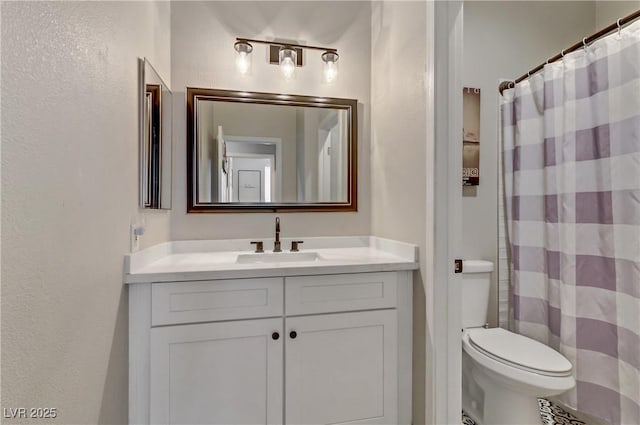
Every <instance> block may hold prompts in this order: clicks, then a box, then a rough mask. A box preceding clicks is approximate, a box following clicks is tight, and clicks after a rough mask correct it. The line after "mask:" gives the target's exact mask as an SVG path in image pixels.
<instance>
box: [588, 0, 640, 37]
mask: <svg viewBox="0 0 640 425" xmlns="http://www.w3.org/2000/svg"><path fill="white" fill-rule="evenodd" d="M636 10H640V0H626V1H597V2H596V27H595V29H594V30H595V31H597V30H601V29H602V28H605V27H607V26H609V25H610V24H612V23H614V22H616V20H617V19H618V18H622V17H624V16H626V15H629V14H631V13H633V12H635V11H636Z"/></svg>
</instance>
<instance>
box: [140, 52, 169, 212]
mask: <svg viewBox="0 0 640 425" xmlns="http://www.w3.org/2000/svg"><path fill="white" fill-rule="evenodd" d="M140 69H141V71H140V73H141V75H140V77H141V78H140V206H141V208H154V209H169V208H171V155H172V154H171V120H172V116H171V110H172V109H171V91H170V90H169V88H168V86H167V85H166V84H165V83H164V81H163V80H162V78H161V77H160V75H158V73H157V71H156V70H155V69H154V68H153V66H152V65H151V63H149V61H148V60H147V59H144V60H141V63H140Z"/></svg>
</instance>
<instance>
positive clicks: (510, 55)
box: [462, 1, 595, 325]
mask: <svg viewBox="0 0 640 425" xmlns="http://www.w3.org/2000/svg"><path fill="white" fill-rule="evenodd" d="M594 8H595V4H594V2H579V1H546V2H545V1H495V2H490V1H467V2H465V4H464V70H463V73H462V78H463V80H462V83H463V84H464V85H465V86H467V87H477V88H480V89H481V99H480V102H481V105H480V108H481V113H480V186H477V188H465V191H464V195H465V197H464V199H463V216H462V219H463V224H462V226H463V249H462V253H463V256H464V258H468V259H485V260H490V261H493V262H494V263H495V264H496V265H497V251H498V154H499V153H498V150H499V146H498V81H499V79H500V78H505V79H507V78H516V77H519V76H520V75H521V74H523V73H525V72H527V71H528V70H530V69H531V68H533V67H535V66H537V65H538V64H540V63H541V62H544V60H545V59H546V58H549V57H551V56H554V55H555V54H556V53H558V52H560V50H562V49H563V48H566V47H568V46H571V45H572V44H574V43H575V42H576V41H577V40H580V39H581V38H582V37H584V36H585V35H588V34H590V33H592V32H593V26H594V19H595V15H594V13H595V9H594ZM496 282H497V273H493V285H492V295H491V304H490V306H489V308H490V313H489V323H490V324H491V325H496V324H497V318H498V305H497V298H498V297H497V283H496Z"/></svg>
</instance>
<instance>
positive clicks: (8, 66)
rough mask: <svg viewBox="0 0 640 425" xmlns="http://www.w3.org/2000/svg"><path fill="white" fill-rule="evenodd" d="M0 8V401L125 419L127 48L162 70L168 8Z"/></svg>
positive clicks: (65, 416)
mask: <svg viewBox="0 0 640 425" xmlns="http://www.w3.org/2000/svg"><path fill="white" fill-rule="evenodd" d="M1 7H2V9H1V13H2V112H3V114H2V210H3V211H2V230H3V234H2V248H3V249H2V407H5V408H9V407H13V408H16V407H55V408H57V412H58V413H57V416H58V417H57V418H56V419H55V420H46V422H47V423H61V424H89V423H112V424H115V423H126V420H127V372H128V371H127V361H128V357H127V334H128V330H127V293H126V289H125V288H124V287H123V284H122V266H123V255H124V254H125V253H127V252H128V251H129V224H130V222H131V219H132V217H134V216H135V215H137V214H138V213H139V211H138V207H137V206H138V187H137V181H138V94H137V93H138V91H137V90H138V63H137V58H138V57H144V56H147V57H148V58H149V59H150V60H151V62H152V63H153V65H154V66H155V67H156V69H157V70H158V71H159V72H160V73H161V74H162V76H163V77H164V78H165V79H166V80H167V81H169V79H170V52H169V47H170V44H169V39H170V33H169V12H170V5H169V4H168V3H164V2H158V3H156V2H139V3H138V2H136V3H119V2H113V3H107V2H104V3H103V2H50V3H35V2H2V6H1ZM143 215H145V216H146V224H147V233H146V235H145V236H144V237H143V244H144V245H149V244H154V243H157V242H160V241H164V240H166V239H167V238H168V236H169V226H168V224H169V220H168V214H167V213H166V212H158V213H149V214H143ZM4 422H11V421H9V420H7V419H4V420H3V423H4ZM19 422H21V423H25V422H27V421H26V420H20V421H19ZM34 422H42V420H40V421H38V420H34Z"/></svg>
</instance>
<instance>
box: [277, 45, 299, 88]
mask: <svg viewBox="0 0 640 425" xmlns="http://www.w3.org/2000/svg"><path fill="white" fill-rule="evenodd" d="M278 58H279V61H278V62H279V63H280V71H282V75H283V76H284V78H285V80H290V79H291V77H293V73H294V72H295V70H296V62H297V61H298V53H297V52H296V51H295V49H293V48H292V47H289V46H282V47H280V52H279V53H278Z"/></svg>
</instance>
